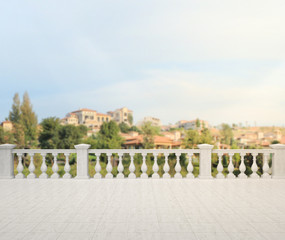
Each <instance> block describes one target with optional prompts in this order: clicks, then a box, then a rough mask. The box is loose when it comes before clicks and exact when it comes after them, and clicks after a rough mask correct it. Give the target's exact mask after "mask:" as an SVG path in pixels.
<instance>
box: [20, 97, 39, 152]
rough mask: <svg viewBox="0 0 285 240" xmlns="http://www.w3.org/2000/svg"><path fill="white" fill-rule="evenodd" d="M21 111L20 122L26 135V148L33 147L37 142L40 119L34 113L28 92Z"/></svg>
mask: <svg viewBox="0 0 285 240" xmlns="http://www.w3.org/2000/svg"><path fill="white" fill-rule="evenodd" d="M20 109H21V117H20V122H21V125H22V127H23V130H24V134H25V146H26V147H31V146H33V145H34V144H35V142H36V140H37V124H38V119H37V116H36V114H35V112H34V111H33V107H32V104H31V102H30V98H29V95H28V93H27V92H25V93H24V96H23V102H22V104H21V107H20Z"/></svg>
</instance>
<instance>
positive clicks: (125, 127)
mask: <svg viewBox="0 0 285 240" xmlns="http://www.w3.org/2000/svg"><path fill="white" fill-rule="evenodd" d="M119 128H120V131H121V132H122V133H127V132H129V130H130V127H129V125H128V124H126V123H125V122H121V123H120V124H119Z"/></svg>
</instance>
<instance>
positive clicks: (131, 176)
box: [128, 153, 136, 179]
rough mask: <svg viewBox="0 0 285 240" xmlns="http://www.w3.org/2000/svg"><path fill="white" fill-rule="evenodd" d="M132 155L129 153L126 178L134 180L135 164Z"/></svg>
mask: <svg viewBox="0 0 285 240" xmlns="http://www.w3.org/2000/svg"><path fill="white" fill-rule="evenodd" d="M134 155H135V154H134V153H130V158H131V164H130V167H129V170H130V174H129V176H128V178H130V179H135V178H136V174H135V173H134V172H135V170H136V167H135V164H134Z"/></svg>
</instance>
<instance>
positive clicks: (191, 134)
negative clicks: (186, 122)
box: [183, 129, 201, 148]
mask: <svg viewBox="0 0 285 240" xmlns="http://www.w3.org/2000/svg"><path fill="white" fill-rule="evenodd" d="M200 142H201V137H200V135H199V132H198V131H197V130H193V129H189V130H187V131H186V133H185V137H184V140H183V145H184V147H185V148H193V147H196V146H197V144H199V143H200Z"/></svg>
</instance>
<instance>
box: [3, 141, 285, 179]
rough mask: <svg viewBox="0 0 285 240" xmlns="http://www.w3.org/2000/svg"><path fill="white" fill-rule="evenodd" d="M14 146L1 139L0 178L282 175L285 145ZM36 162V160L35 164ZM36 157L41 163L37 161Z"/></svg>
mask: <svg viewBox="0 0 285 240" xmlns="http://www.w3.org/2000/svg"><path fill="white" fill-rule="evenodd" d="M89 147H90V146H89V145H87V144H80V145H76V146H75V149H68V150H67V149H15V145H11V144H4V145H0V178H17V179H23V178H28V179H34V178H40V179H47V178H52V179H58V178H67V179H68V178H73V177H74V178H76V179H88V178H94V179H101V178H106V179H110V178H118V179H123V178H129V179H135V178H142V179H147V178H153V179H159V178H164V179H170V178H176V179H182V178H186V179H195V178H199V179H211V178H216V179H224V178H226V179H245V178H252V179H259V178H285V145H282V144H274V145H271V149H230V150H229V149H213V146H212V145H208V144H201V145H198V149H89ZM36 163H37V166H36ZM39 163H40V165H39Z"/></svg>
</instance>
